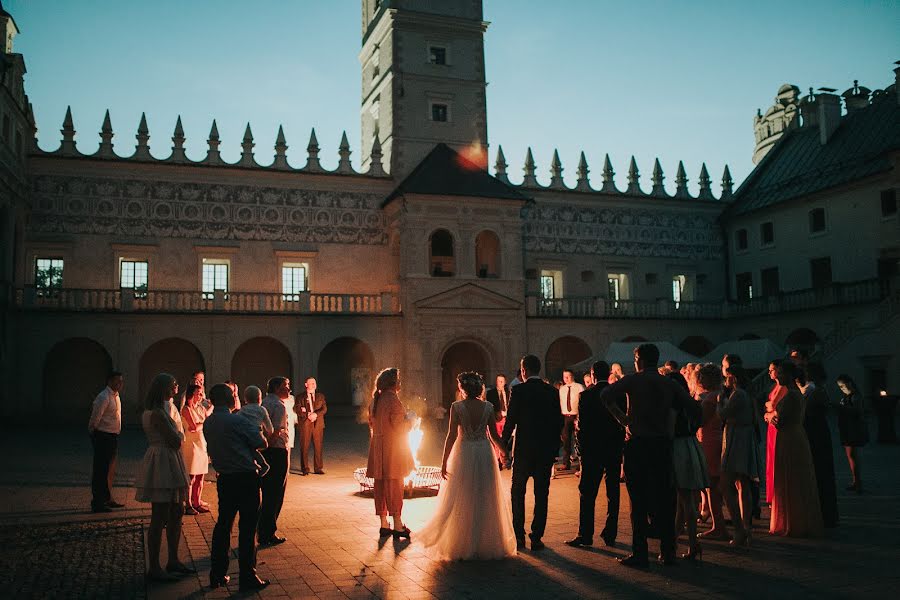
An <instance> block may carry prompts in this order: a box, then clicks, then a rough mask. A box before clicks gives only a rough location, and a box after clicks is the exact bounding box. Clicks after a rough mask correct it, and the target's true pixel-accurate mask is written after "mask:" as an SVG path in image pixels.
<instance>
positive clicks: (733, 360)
mask: <svg viewBox="0 0 900 600" xmlns="http://www.w3.org/2000/svg"><path fill="white" fill-rule="evenodd" d="M722 361H723V362H727V363H728V366H729V367H735V366H737V367H741V366H743V365H744V359H742V358H741V357H740V355H739V354H726V355H725V356H723V357H722Z"/></svg>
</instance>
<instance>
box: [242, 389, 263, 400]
mask: <svg viewBox="0 0 900 600" xmlns="http://www.w3.org/2000/svg"><path fill="white" fill-rule="evenodd" d="M251 398H254V400H251ZM261 399H262V390H261V389H259V388H258V387H256V386H255V385H248V386H247V387H246V388H244V404H259V401H260V400H261Z"/></svg>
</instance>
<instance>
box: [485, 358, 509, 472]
mask: <svg viewBox="0 0 900 600" xmlns="http://www.w3.org/2000/svg"><path fill="white" fill-rule="evenodd" d="M494 383H495V387H493V388H491V389H489V390H488V391H487V392H485V400H487V401H488V402H490V403H491V405H492V406H493V407H494V419H495V421H496V422H495V423H494V430H495V431H496V432H497V435H503V426H504V425H505V424H506V413H507V412H508V411H509V387H508V386H507V385H506V375H504V374H503V373H500V374H499V375H497V377H496V379H494ZM495 454H496V456H497V466H498V467H499V468H500V470H501V471H502V470H503V468H504V467H505V465H504V464H503V463H504V461H503V457H502V456H501V454H500V451H499V450H497V451H496V452H495Z"/></svg>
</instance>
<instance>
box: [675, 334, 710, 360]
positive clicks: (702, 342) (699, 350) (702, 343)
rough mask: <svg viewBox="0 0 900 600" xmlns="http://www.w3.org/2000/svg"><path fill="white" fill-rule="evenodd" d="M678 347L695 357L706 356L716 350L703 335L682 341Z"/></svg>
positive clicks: (691, 336)
mask: <svg viewBox="0 0 900 600" xmlns="http://www.w3.org/2000/svg"><path fill="white" fill-rule="evenodd" d="M678 347H679V348H680V349H682V350H684V351H685V352H687V353H688V354H693V355H694V356H706V355H707V354H709V353H710V352H712V349H713V348H715V346H714V345H713V343H712V342H711V341H709V340H708V339H707V338H705V337H703V336H702V335H689V336H687V337H686V338H684V339H683V340H681V343H680V344H678Z"/></svg>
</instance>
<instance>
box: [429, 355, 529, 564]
mask: <svg viewBox="0 0 900 600" xmlns="http://www.w3.org/2000/svg"><path fill="white" fill-rule="evenodd" d="M456 379H457V384H458V386H459V390H460V392H461V393H462V394H463V400H459V401H457V402H454V403H453V405H452V406H451V407H450V426H449V429H448V431H447V440H446V442H445V443H444V459H443V461H442V463H441V476H442V477H443V478H444V479H445V480H446V482H445V483H444V484H443V485H442V486H441V491H440V492H439V493H438V501H437V507H436V508H435V511H434V515H433V516H432V517H431V520H430V521H429V522H428V523H427V524H426V525H425V527H423V528H422V530H421V531H420V532H419V534H418V535H419V539H420V540H421V541H422V543H423V544H424V546H425V550H426V552H427V553H428V554H429V555H430V556H432V557H433V558H435V559H437V560H467V559H499V558H505V557H508V556H515V554H516V534H515V532H514V531H513V526H512V513H511V510H510V505H509V490H508V489H506V487H505V486H504V485H503V482H502V480H501V479H500V469H499V468H498V466H497V461H496V459H495V458H494V451H493V449H492V447H491V443H492V442H493V444H494V445H495V446H496V447H497V448H498V449H499V450H500V452H501V454H502V455H503V456H504V458H505V456H506V449H505V448H504V447H503V442H502V441H501V440H500V437H499V436H498V435H497V431H496V430H495V428H494V427H492V425H493V423H494V410H493V407H492V406H491V405H490V403H488V402H485V401H483V400H482V399H481V396H482V395H483V394H484V379H483V378H482V377H481V375H479V374H478V373H473V372H467V373H461V374H460V375H459V376H457V378H456Z"/></svg>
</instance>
